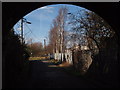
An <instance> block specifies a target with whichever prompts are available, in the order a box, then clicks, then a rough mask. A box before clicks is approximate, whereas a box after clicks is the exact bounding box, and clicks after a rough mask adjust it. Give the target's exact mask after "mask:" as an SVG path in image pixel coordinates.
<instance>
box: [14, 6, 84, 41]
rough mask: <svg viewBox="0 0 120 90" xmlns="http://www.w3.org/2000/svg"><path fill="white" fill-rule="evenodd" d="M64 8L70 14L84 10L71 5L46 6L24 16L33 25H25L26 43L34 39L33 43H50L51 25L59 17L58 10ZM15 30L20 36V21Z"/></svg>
mask: <svg viewBox="0 0 120 90" xmlns="http://www.w3.org/2000/svg"><path fill="white" fill-rule="evenodd" d="M62 6H67V7H68V9H69V12H76V11H77V10H78V9H82V8H81V7H78V6H74V5H69V4H56V5H48V6H44V7H41V8H38V9H36V10H34V11H32V12H30V13H29V14H27V15H26V16H24V18H26V19H27V21H30V22H31V23H32V24H30V25H29V24H25V23H24V36H25V39H26V42H27V40H29V39H32V42H42V43H43V40H44V39H46V40H47V43H48V35H49V30H50V26H51V23H52V21H53V19H54V18H55V17H56V16H57V15H58V10H59V8H60V7H62ZM14 29H15V32H16V33H17V34H20V21H18V23H17V24H16V25H15V26H14ZM30 30H31V31H32V33H31V32H30Z"/></svg>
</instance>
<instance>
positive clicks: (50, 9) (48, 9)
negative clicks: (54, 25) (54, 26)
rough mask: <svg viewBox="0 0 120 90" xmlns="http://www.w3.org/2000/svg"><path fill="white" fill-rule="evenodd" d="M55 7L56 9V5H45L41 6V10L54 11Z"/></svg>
mask: <svg viewBox="0 0 120 90" xmlns="http://www.w3.org/2000/svg"><path fill="white" fill-rule="evenodd" d="M53 9H54V7H50V6H44V7H41V8H40V10H44V11H47V12H49V13H53Z"/></svg>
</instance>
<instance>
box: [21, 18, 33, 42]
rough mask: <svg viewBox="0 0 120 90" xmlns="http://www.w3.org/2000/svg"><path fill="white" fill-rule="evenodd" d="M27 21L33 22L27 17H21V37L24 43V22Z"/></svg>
mask: <svg viewBox="0 0 120 90" xmlns="http://www.w3.org/2000/svg"><path fill="white" fill-rule="evenodd" d="M24 22H25V23H27V24H31V22H28V21H27V20H26V19H25V18H22V19H21V39H22V44H23V35H24V32H23V23H24Z"/></svg>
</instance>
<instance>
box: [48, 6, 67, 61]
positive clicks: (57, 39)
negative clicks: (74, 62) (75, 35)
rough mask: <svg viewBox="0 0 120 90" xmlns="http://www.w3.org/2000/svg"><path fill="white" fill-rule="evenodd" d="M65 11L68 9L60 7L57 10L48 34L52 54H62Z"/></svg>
mask: <svg viewBox="0 0 120 90" xmlns="http://www.w3.org/2000/svg"><path fill="white" fill-rule="evenodd" d="M67 10H68V9H67V8H66V7H61V8H60V9H59V12H58V16H57V17H56V18H55V19H54V20H53V23H52V26H51V30H50V32H49V41H50V42H49V44H50V45H51V46H52V48H53V53H61V54H62V53H64V48H65V46H64V41H65V40H64V39H65V27H66V25H65V24H66V18H67ZM61 56H62V55H61ZM61 60H62V61H63V57H61Z"/></svg>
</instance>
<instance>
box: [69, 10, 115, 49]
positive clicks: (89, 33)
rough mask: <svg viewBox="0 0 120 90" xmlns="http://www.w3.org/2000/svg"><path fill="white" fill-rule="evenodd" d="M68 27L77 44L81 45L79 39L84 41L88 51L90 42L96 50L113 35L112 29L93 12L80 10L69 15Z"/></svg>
mask: <svg viewBox="0 0 120 90" xmlns="http://www.w3.org/2000/svg"><path fill="white" fill-rule="evenodd" d="M69 19H70V21H69V25H70V26H71V28H70V29H71V31H72V32H74V33H75V35H76V37H74V38H76V39H78V40H77V41H79V44H83V43H82V42H80V41H81V39H82V40H83V39H85V40H86V42H84V44H86V45H87V46H88V47H89V48H90V49H93V48H91V47H92V46H91V45H92V44H91V43H92V42H94V43H95V44H96V46H97V48H99V49H100V48H102V45H103V44H104V43H105V42H104V41H105V38H110V37H112V36H113V35H114V31H113V30H112V28H111V27H110V26H109V25H108V24H107V23H106V22H105V21H104V20H103V19H102V18H101V17H100V16H98V15H97V14H95V13H94V12H91V11H88V10H85V9H81V10H79V11H78V12H77V13H76V14H72V13H69Z"/></svg>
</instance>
